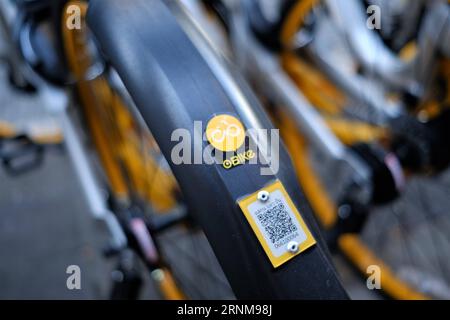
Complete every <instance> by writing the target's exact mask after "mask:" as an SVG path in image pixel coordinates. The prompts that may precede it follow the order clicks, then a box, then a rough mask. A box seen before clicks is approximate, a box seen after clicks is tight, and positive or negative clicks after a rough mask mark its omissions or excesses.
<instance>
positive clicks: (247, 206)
mask: <svg viewBox="0 0 450 320" xmlns="http://www.w3.org/2000/svg"><path fill="white" fill-rule="evenodd" d="M238 204H239V207H240V208H241V209H242V211H243V212H244V214H245V217H246V218H247V221H248V222H249V224H250V226H251V227H252V229H253V231H254V232H255V234H256V237H257V238H258V240H259V242H260V243H261V245H262V246H263V248H264V251H265V252H266V254H267V256H268V257H269V259H270V262H271V263H272V265H273V266H274V267H275V268H277V267H279V266H281V265H282V264H284V263H285V262H287V261H288V260H290V259H292V258H293V257H295V256H297V255H298V254H300V253H302V252H303V251H305V250H306V249H308V248H310V247H311V246H313V245H314V244H315V243H316V240H315V239H314V237H313V235H312V234H311V232H310V231H309V229H308V227H307V226H306V224H305V222H304V221H303V219H302V217H301V215H300V213H299V212H298V210H297V208H296V207H295V205H294V203H293V202H292V200H291V198H290V197H289V195H288V193H287V192H286V190H285V188H284V186H283V184H282V183H281V181H279V180H276V181H275V182H274V183H272V184H270V185H269V186H267V187H265V188H263V189H261V190H259V191H257V192H255V193H253V194H251V195H249V196H246V197H244V198H241V199H239V200H238Z"/></svg>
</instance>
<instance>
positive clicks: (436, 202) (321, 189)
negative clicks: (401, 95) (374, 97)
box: [278, 0, 450, 299]
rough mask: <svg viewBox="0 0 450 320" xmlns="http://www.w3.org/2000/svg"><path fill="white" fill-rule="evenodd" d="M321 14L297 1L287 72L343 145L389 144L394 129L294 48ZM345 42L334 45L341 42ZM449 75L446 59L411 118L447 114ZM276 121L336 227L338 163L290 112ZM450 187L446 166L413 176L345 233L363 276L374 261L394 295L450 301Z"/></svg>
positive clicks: (344, 246)
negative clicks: (325, 157)
mask: <svg viewBox="0 0 450 320" xmlns="http://www.w3.org/2000/svg"><path fill="white" fill-rule="evenodd" d="M321 19H322V20H324V19H327V12H326V10H325V7H324V6H323V2H321V1H314V0H304V1H297V2H296V4H294V5H293V6H292V8H291V10H290V11H289V12H288V14H287V15H286V17H285V20H284V24H283V27H282V29H281V33H280V37H281V42H282V43H283V44H284V46H285V50H283V51H282V52H281V57H280V59H281V61H282V62H281V63H282V64H283V67H284V69H285V70H286V72H287V73H288V74H289V76H290V77H291V79H292V81H294V82H295V84H296V85H297V87H298V89H299V90H300V91H301V92H302V93H303V94H304V95H305V96H306V97H307V98H308V100H309V101H310V102H311V104H312V105H313V106H315V107H316V108H317V110H318V111H319V112H320V113H321V115H322V117H323V118H324V119H325V121H326V123H327V124H328V126H329V128H330V129H331V130H332V132H333V133H334V134H335V135H336V136H337V137H339V139H340V140H341V141H342V142H343V143H345V144H346V145H348V146H355V144H361V143H365V144H376V145H378V146H382V147H383V148H382V149H385V148H389V146H390V145H391V146H392V141H391V139H392V136H393V133H392V131H393V130H392V129H393V128H391V127H389V126H384V127H381V126H378V125H376V124H375V125H374V123H376V121H372V120H373V119H372V118H371V115H370V112H369V111H368V109H367V108H365V107H364V106H361V105H360V104H358V103H355V101H354V100H352V99H351V98H350V97H349V96H348V95H347V94H346V93H345V91H344V90H342V89H341V88H339V87H337V86H336V85H334V83H333V80H330V78H329V77H328V76H327V75H326V74H324V73H322V72H321V71H320V68H318V67H317V65H315V64H314V62H312V61H311V59H309V58H308V57H307V55H306V54H305V51H304V50H303V48H299V49H298V50H297V51H293V50H292V48H294V47H296V45H295V44H294V43H295V42H298V41H299V37H301V36H302V34H303V35H304V32H308V33H314V30H317V29H318V28H320V26H319V22H320V21H321ZM316 35H317V34H316ZM343 43H345V41H342V42H340V43H339V42H334V44H335V45H336V46H337V47H339V46H341V47H342V44H343ZM297 47H298V46H297ZM342 49H343V50H346V49H345V48H342ZM329 54H330V55H331V54H333V53H332V52H331V51H330V53H329ZM337 59H339V58H337ZM335 61H341V62H342V60H335ZM344 63H345V61H344ZM348 70H353V72H354V73H355V74H356V73H357V72H358V66H357V65H356V66H355V65H353V66H352V65H350V66H349V67H348ZM449 80H450V73H449V69H448V61H446V60H445V59H444V61H442V68H440V70H439V72H438V73H437V75H436V77H435V80H434V81H435V82H434V86H433V87H432V88H434V89H432V90H430V93H429V94H428V95H427V99H425V102H424V103H422V104H421V105H419V106H418V107H416V108H414V109H412V111H410V116H412V117H415V118H421V119H422V120H423V121H425V122H427V121H432V120H431V119H434V118H435V117H439V115H442V114H444V113H445V112H446V110H447V108H448V96H449V91H448V84H449V83H450V81H449ZM439 88H444V89H443V90H442V89H439ZM437 92H439V94H437ZM389 94H392V93H389ZM386 95H388V93H386ZM386 100H387V99H386ZM278 120H279V127H280V128H281V131H282V135H283V137H284V139H285V142H286V144H287V147H288V149H289V150H290V152H291V155H292V157H293V158H294V162H295V166H296V169H297V173H298V178H299V180H300V182H301V184H302V186H303V188H304V190H305V194H306V196H307V197H308V200H309V202H310V203H311V205H312V207H313V209H314V212H315V213H316V215H317V217H318V219H319V220H320V221H321V224H322V226H323V227H324V228H325V229H327V230H332V229H333V228H335V227H336V225H337V224H339V221H342V219H343V218H344V217H345V216H346V215H347V214H348V211H347V209H348V207H346V206H345V205H344V206H340V204H342V202H341V201H342V199H340V198H339V191H340V190H336V180H337V179H338V178H337V177H336V175H335V171H333V170H334V169H333V166H328V167H327V166H326V164H324V163H323V161H321V158H320V156H318V155H317V150H315V149H317V148H315V146H314V145H312V144H308V140H307V139H306V138H305V136H304V135H303V134H302V132H301V131H302V128H301V127H300V128H298V127H296V125H295V124H294V123H293V122H292V120H291V119H289V117H287V116H286V115H285V114H278ZM388 150H389V149H388ZM449 185H450V182H449V171H448V170H447V171H444V172H442V173H436V174H434V175H419V176H414V177H411V178H409V179H408V183H407V185H406V187H405V189H404V190H403V191H402V194H401V197H400V198H399V199H397V200H392V201H388V202H387V204H384V205H374V206H371V208H370V211H369V213H368V215H367V217H366V219H365V222H364V224H363V226H362V228H360V230H359V231H358V232H357V233H355V232H351V233H346V232H341V233H340V235H339V238H338V239H337V244H338V246H339V249H340V251H341V252H342V253H343V254H344V255H345V256H347V257H348V258H349V260H350V262H351V263H352V264H353V265H354V266H356V267H357V268H358V269H359V270H360V271H361V272H362V273H363V274H366V272H367V270H368V269H367V268H368V267H369V266H371V265H375V266H378V267H379V268H380V270H381V288H382V290H383V291H384V292H385V293H386V294H388V295H390V296H391V297H393V298H398V299H425V298H444V299H445V298H449V297H450V279H449V277H448V274H449V270H450V259H448V257H447V255H446V252H448V250H449V245H450V236H449V226H450V215H449V214H448V208H449V206H450V201H449V197H448V195H447V194H448V188H449Z"/></svg>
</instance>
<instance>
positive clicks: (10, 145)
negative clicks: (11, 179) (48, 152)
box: [0, 135, 44, 176]
mask: <svg viewBox="0 0 450 320" xmlns="http://www.w3.org/2000/svg"><path fill="white" fill-rule="evenodd" d="M43 152H44V146H42V145H40V144H37V143H35V142H33V141H32V140H31V139H30V138H29V137H28V136H26V135H20V136H16V137H13V138H9V139H3V140H0V160H1V161H2V163H3V167H4V168H5V171H6V172H7V173H8V174H10V175H13V176H17V175H20V174H24V173H27V172H29V171H31V170H34V169H36V168H38V167H39V166H40V165H41V164H42V161H43V156H44V153H43Z"/></svg>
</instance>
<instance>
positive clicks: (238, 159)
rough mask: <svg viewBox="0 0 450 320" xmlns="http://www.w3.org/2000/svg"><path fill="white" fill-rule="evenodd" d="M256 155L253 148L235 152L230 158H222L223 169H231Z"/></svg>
mask: <svg viewBox="0 0 450 320" xmlns="http://www.w3.org/2000/svg"><path fill="white" fill-rule="evenodd" d="M255 156H256V154H255V152H254V151H253V150H248V151H246V152H243V153H240V154H237V155H235V156H233V157H231V158H230V159H227V160H224V162H223V164H222V165H223V167H224V168H225V169H227V170H228V169H231V168H234V167H237V166H240V165H242V164H245V163H246V162H247V161H250V160H251V159H253V158H254V157H255Z"/></svg>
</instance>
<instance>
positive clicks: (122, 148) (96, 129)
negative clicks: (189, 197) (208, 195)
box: [62, 1, 234, 299]
mask: <svg viewBox="0 0 450 320" xmlns="http://www.w3.org/2000/svg"><path fill="white" fill-rule="evenodd" d="M74 6H75V8H80V9H81V23H82V24H81V28H80V29H75V30H70V29H68V28H67V27H66V22H67V19H68V18H69V17H70V14H69V13H67V12H71V10H70V8H71V7H72V8H74ZM87 7H88V3H87V2H83V1H70V2H68V3H67V5H66V8H65V12H66V14H65V15H64V17H63V20H62V22H63V33H64V44H65V50H66V55H67V58H68V63H69V66H70V69H71V71H72V74H73V76H74V78H75V80H76V87H77V92H78V97H79V101H80V105H81V110H80V111H81V113H82V119H83V120H84V122H85V125H86V128H87V129H88V132H89V137H90V139H91V141H92V143H93V146H94V149H95V153H96V155H97V156H98V159H99V163H100V166H99V167H100V168H101V170H102V171H103V174H104V176H105V177H106V179H105V183H106V184H107V186H108V189H109V190H110V192H111V197H112V199H113V202H114V203H115V211H116V212H117V211H119V214H120V212H121V211H124V210H125V211H129V212H131V213H133V214H134V215H135V218H136V217H137V218H140V217H142V218H143V220H144V221H149V220H150V221H153V220H158V218H159V219H160V220H161V218H162V219H164V218H165V219H166V220H167V219H170V216H171V215H175V216H177V213H178V212H180V211H183V210H185V209H184V208H185V206H184V202H183V199H182V195H181V194H180V191H179V187H178V185H177V182H176V180H175V178H174V177H173V174H172V172H171V170H170V168H169V166H168V164H167V162H166V160H165V159H164V157H163V155H162V154H161V152H160V150H159V148H158V146H157V144H156V142H155V140H154V138H153V137H152V135H151V133H150V131H149V130H148V128H147V127H146V126H145V123H144V122H143V121H142V120H141V119H140V118H139V117H140V116H139V114H137V111H136V109H135V107H134V106H133V105H132V104H133V103H132V101H131V100H130V99H127V97H124V96H123V95H122V93H121V92H118V90H117V89H116V88H115V87H117V85H112V83H111V81H112V76H111V75H112V72H113V71H112V70H106V69H105V68H104V62H103V61H102V60H101V57H100V56H99V53H98V51H97V49H96V47H95V44H94V42H93V39H92V37H91V34H90V31H89V29H88V27H87V26H86V23H85V18H86V12H87ZM68 9H69V10H68ZM122 220H123V219H122ZM187 220H188V219H180V221H178V222H177V220H174V221H173V222H172V223H171V224H173V225H172V226H170V228H167V230H161V231H159V230H155V229H153V230H151V236H152V237H154V239H153V240H154V241H155V243H156V246H157V248H158V255H159V256H160V258H159V259H157V260H156V261H150V262H151V263H149V262H148V261H147V259H145V255H144V256H143V257H144V259H143V260H144V262H146V263H147V266H148V267H149V270H150V272H151V275H152V279H153V280H154V281H155V283H156V284H157V287H158V288H159V290H160V293H161V296H162V297H163V298H164V299H182V298H193V299H204V298H211V299H229V298H233V297H234V295H233V292H232V290H231V289H230V286H229V284H228V281H227V280H226V278H225V276H224V275H223V272H222V270H221V268H220V266H219V264H218V262H217V259H216V258H215V256H214V254H213V253H212V250H211V248H210V246H209V244H208V241H207V240H206V238H205V237H204V235H203V233H202V232H201V229H200V228H198V227H196V226H195V224H194V223H193V222H191V221H187ZM125 224H126V223H125ZM131 239H133V237H131ZM133 240H134V241H136V239H133ZM133 240H131V241H133ZM138 251H139V250H138ZM141 254H142V253H141Z"/></svg>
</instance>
